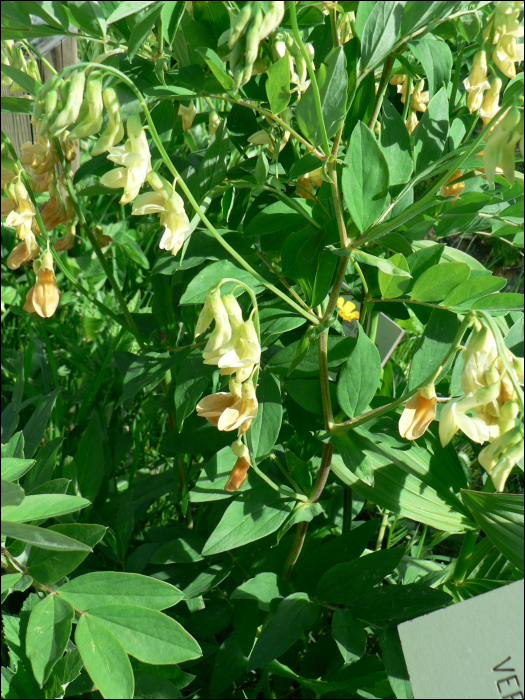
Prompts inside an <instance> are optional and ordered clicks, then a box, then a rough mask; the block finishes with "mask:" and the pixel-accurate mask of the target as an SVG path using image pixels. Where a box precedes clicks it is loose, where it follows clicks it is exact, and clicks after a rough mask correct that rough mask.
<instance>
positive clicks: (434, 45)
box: [408, 34, 452, 99]
mask: <svg viewBox="0 0 525 700" xmlns="http://www.w3.org/2000/svg"><path fill="white" fill-rule="evenodd" d="M408 46H409V47H410V50H411V51H412V53H413V54H414V56H415V57H416V58H417V60H418V61H419V62H420V63H421V65H422V66H423V68H424V69H425V73H426V76H427V80H428V91H429V92H430V99H432V98H433V97H434V95H435V94H436V92H437V91H438V90H439V89H440V88H441V87H443V83H444V84H445V89H446V88H447V86H448V84H449V82H450V74H451V71H452V52H451V50H450V48H449V46H448V44H446V43H445V42H444V41H440V40H439V39H437V37H435V36H434V35H433V34H426V35H425V36H424V37H423V38H422V39H418V40H417V41H411V42H409V44H408Z"/></svg>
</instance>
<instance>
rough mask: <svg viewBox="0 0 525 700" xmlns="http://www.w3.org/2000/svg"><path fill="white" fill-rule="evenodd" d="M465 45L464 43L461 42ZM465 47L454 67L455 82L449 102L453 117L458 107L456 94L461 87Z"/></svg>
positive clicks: (460, 49)
mask: <svg viewBox="0 0 525 700" xmlns="http://www.w3.org/2000/svg"><path fill="white" fill-rule="evenodd" d="M461 44H463V42H461ZM463 48H464V47H463V45H461V47H460V48H459V51H458V56H457V58H456V65H455V67H454V80H453V81H452V90H451V92H450V101H449V114H450V115H451V114H452V112H453V111H454V109H455V107H456V93H457V91H458V85H459V76H460V73H461V63H462V60H463Z"/></svg>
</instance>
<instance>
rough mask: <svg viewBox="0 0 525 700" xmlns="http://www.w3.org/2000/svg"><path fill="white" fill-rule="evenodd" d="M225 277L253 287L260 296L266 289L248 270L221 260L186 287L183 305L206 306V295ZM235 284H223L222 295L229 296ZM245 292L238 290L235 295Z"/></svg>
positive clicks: (203, 271) (208, 267)
mask: <svg viewBox="0 0 525 700" xmlns="http://www.w3.org/2000/svg"><path fill="white" fill-rule="evenodd" d="M224 277H230V278H232V279H234V280H237V281H239V282H244V284H246V285H248V286H249V287H251V289H252V290H253V291H254V292H255V294H258V293H259V292H260V291H262V290H263V289H264V286H263V285H262V284H261V282H259V281H258V280H256V279H255V277H254V276H253V275H251V274H250V273H249V272H246V270H243V269H241V268H239V267H237V266H236V265H234V264H233V263H232V262H230V261H229V260H219V261H218V262H216V263H212V264H211V265H208V266H207V267H206V268H205V269H204V270H201V272H199V274H198V275H196V276H195V277H194V278H193V279H192V281H191V282H190V283H189V284H188V286H187V287H186V291H185V292H184V294H183V295H182V297H181V299H180V303H181V304H204V301H205V299H206V294H207V293H208V291H209V290H210V289H211V288H212V287H215V286H216V285H217V283H218V282H219V281H220V280H221V279H223V278H224ZM234 286H235V283H234V282H228V283H227V284H223V285H222V287H221V292H222V294H228V293H229V292H231V291H232V289H233V288H234ZM243 292H244V290H243V289H242V288H238V289H236V290H235V292H234V294H235V295H236V296H238V295H239V294H242V293H243Z"/></svg>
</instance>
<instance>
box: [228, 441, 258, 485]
mask: <svg viewBox="0 0 525 700" xmlns="http://www.w3.org/2000/svg"><path fill="white" fill-rule="evenodd" d="M232 452H233V454H234V455H235V456H236V457H237V461H236V462H235V466H234V467H233V469H232V472H231V474H230V478H229V479H228V482H227V484H226V486H225V487H224V490H225V491H229V492H230V493H235V491H238V490H239V489H240V488H241V486H242V485H243V484H244V482H245V481H246V477H247V476H248V469H249V468H250V467H251V466H252V463H251V459H250V451H249V450H248V448H247V447H246V445H245V444H243V443H242V442H241V440H240V439H239V440H237V441H236V442H234V443H233V445H232Z"/></svg>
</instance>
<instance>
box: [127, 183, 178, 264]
mask: <svg viewBox="0 0 525 700" xmlns="http://www.w3.org/2000/svg"><path fill="white" fill-rule="evenodd" d="M147 181H148V183H149V184H150V185H151V187H152V188H153V190H154V191H153V192H145V193H144V194H140V195H139V196H138V197H137V198H136V199H135V201H134V203H133V208H132V211H131V213H132V214H133V215H134V216H143V215H146V214H160V223H161V226H164V233H163V234H162V238H161V240H160V243H159V248H161V249H162V250H170V251H171V254H172V255H177V253H178V252H179V250H180V249H181V248H182V246H183V244H184V238H185V236H186V234H187V233H189V231H190V221H189V219H188V217H187V215H186V212H185V211H184V203H183V201H182V198H181V197H180V195H179V194H177V192H175V183H174V184H173V186H172V185H170V184H169V182H168V181H167V180H165V179H164V178H163V177H160V175H157V173H155V172H153V171H151V172H149V173H148V175H147Z"/></svg>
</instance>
